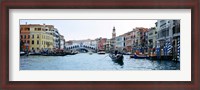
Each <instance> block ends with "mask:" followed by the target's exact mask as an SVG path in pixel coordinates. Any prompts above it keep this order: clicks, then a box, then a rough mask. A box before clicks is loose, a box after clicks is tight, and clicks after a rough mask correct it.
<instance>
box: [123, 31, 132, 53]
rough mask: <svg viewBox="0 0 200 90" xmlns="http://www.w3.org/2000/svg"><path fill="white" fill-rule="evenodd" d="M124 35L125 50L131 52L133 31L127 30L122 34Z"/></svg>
mask: <svg viewBox="0 0 200 90" xmlns="http://www.w3.org/2000/svg"><path fill="white" fill-rule="evenodd" d="M124 36H125V51H126V52H129V53H131V52H132V48H133V41H134V39H133V38H134V32H133V30H132V31H129V32H127V33H125V34H124Z"/></svg>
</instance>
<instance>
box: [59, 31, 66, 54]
mask: <svg viewBox="0 0 200 90" xmlns="http://www.w3.org/2000/svg"><path fill="white" fill-rule="evenodd" d="M59 38H60V39H59V40H60V41H59V42H60V43H59V44H60V45H59V49H61V50H63V49H64V47H65V39H64V36H63V35H60V36H59Z"/></svg>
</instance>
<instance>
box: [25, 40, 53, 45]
mask: <svg viewBox="0 0 200 90" xmlns="http://www.w3.org/2000/svg"><path fill="white" fill-rule="evenodd" d="M24 43H30V41H29V40H27V41H26V40H24ZM31 44H35V42H34V40H32V42H31ZM36 44H37V45H39V44H40V41H39V40H37V42H36ZM45 44H46V45H53V43H52V42H45V41H42V45H45Z"/></svg>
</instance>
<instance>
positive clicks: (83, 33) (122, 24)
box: [20, 19, 157, 41]
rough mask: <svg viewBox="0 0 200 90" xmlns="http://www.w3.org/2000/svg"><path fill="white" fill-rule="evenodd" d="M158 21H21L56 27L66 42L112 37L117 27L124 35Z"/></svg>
mask: <svg viewBox="0 0 200 90" xmlns="http://www.w3.org/2000/svg"><path fill="white" fill-rule="evenodd" d="M156 21H157V20H80V19H79V20H74V19H73V20H56V19H55V20H35V19H34V20H28V19H27V20H20V25H22V24H26V22H27V24H41V25H43V24H46V25H54V27H55V28H57V29H58V31H59V33H60V34H61V35H63V36H64V38H65V40H66V41H68V40H83V39H96V38H99V37H102V38H108V39H110V38H111V37H112V30H113V27H115V31H116V35H117V36H119V35H122V34H124V33H126V32H129V31H131V30H133V28H136V27H144V28H151V27H155V23H156Z"/></svg>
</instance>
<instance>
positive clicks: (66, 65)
mask: <svg viewBox="0 0 200 90" xmlns="http://www.w3.org/2000/svg"><path fill="white" fill-rule="evenodd" d="M20 70H180V63H179V62H174V61H162V60H148V59H133V58H129V56H128V55H124V60H123V62H122V63H117V62H113V61H112V60H111V59H110V57H109V56H108V54H105V55H99V54H92V55H89V54H87V53H81V54H76V55H67V56H28V57H27V56H21V57H20Z"/></svg>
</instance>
